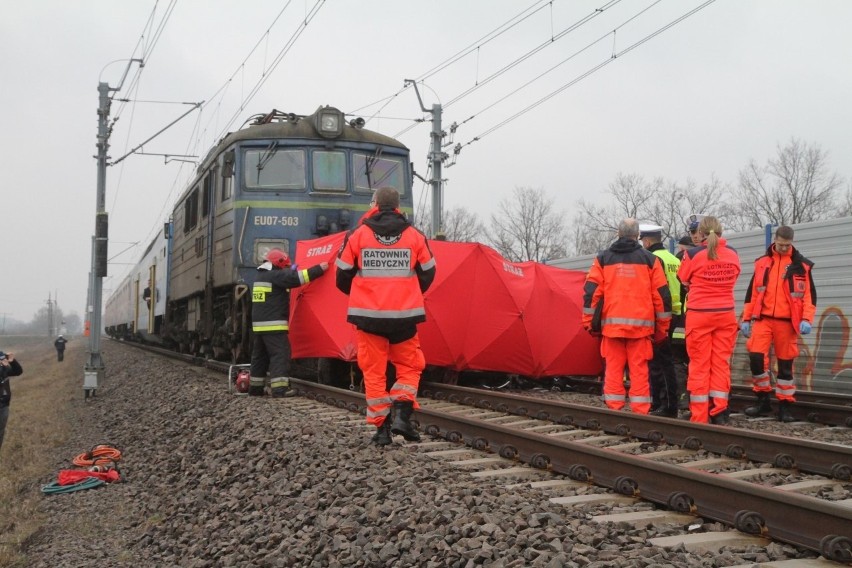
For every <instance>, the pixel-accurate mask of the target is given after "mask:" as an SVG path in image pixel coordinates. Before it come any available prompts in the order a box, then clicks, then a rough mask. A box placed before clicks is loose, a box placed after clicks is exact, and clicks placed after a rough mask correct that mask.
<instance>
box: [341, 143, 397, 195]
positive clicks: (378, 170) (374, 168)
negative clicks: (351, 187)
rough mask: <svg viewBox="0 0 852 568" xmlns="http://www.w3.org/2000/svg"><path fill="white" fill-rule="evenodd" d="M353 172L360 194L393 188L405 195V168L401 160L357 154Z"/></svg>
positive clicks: (353, 158)
mask: <svg viewBox="0 0 852 568" xmlns="http://www.w3.org/2000/svg"><path fill="white" fill-rule="evenodd" d="M352 170H353V171H352V173H353V177H354V179H355V190H356V191H358V192H369V191H373V190H375V189H378V188H380V187H392V188H394V189H396V190H397V191H398V192H399V194H400V195H405V183H404V181H403V180H404V179H405V175H404V174H405V167H404V166H403V162H402V160H401V159H399V158H392V157H381V158H380V157H378V156H376V155H375V154H359V153H355V154H353V155H352Z"/></svg>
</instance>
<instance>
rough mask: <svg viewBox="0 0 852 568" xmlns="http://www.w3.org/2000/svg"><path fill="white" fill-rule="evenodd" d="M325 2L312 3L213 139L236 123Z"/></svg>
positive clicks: (319, 0) (220, 135)
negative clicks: (300, 21)
mask: <svg viewBox="0 0 852 568" xmlns="http://www.w3.org/2000/svg"><path fill="white" fill-rule="evenodd" d="M325 2H326V0H317V1H316V2H315V3H314V5H313V6H312V7H311V9H310V11H309V12H308V13H307V14H306V15H305V18H304V19H303V20H302V23H301V24H300V25H299V27H298V28H297V29H296V31H295V32H293V35H292V36H291V37H290V39H289V40H288V41H287V43H286V44H285V45H284V47H283V48H281V51H279V52H278V55H277V56H276V57H275V59H274V60H273V61H272V63H271V64H270V65H269V67H267V68H266V69H264V70H263V74H262V76H261V78H260V79H259V80H258V81H257V83H255V85H254V87H252V89H251V91H250V92H249V94H248V95H247V96H245V97H244V98H243V100H242V101H241V102H240V105H239V109H238V110H237V111H236V112H234V114H233V115H232V116H231V118H230V119H229V120H228V122H227V124H225V127H224V128H223V129H222V130H221V131H220V132H219V134H218V135H217V136H215V139H219V138H221V137H222V136H223V135H224V134H225V133H226V132H227V131H228V129H229V128H230V127H231V125H233V123H234V121H236V119H237V117H239V115H240V113H241V112H243V110H244V109H245V107H246V105H248V103H250V102H251V100H252V99H253V98H254V97H255V95H256V94H257V93H258V91H260V88H261V87H262V86H263V84H264V83H266V81H267V79H269V77H270V76H271V75H272V72H273V71H275V68H276V67H278V65H279V64H280V63H281V61H282V60H283V59H284V57H285V56H286V55H287V53H289V51H290V49H292V47H293V45H295V43H296V40H298V39H299V37H300V36H301V35H302V33H304V31H305V29H307V27H308V24H310V23H311V20H313V19H314V18H315V17H316V15H317V13H318V12H319V11H320V8H322V6H323V5H324V4H325ZM288 4H289V2H288Z"/></svg>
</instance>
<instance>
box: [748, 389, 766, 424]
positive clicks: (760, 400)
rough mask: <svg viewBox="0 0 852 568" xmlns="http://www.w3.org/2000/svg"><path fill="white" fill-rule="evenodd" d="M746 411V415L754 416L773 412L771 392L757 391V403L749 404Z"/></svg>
mask: <svg viewBox="0 0 852 568" xmlns="http://www.w3.org/2000/svg"><path fill="white" fill-rule="evenodd" d="M744 412H745V415H746V416H751V417H752V418H754V417H756V416H769V415H770V414H772V406H771V405H770V404H769V393H768V392H759V393H757V405H755V406H749V407H748V408H746V409H745V411H744Z"/></svg>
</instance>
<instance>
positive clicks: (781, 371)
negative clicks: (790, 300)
mask: <svg viewBox="0 0 852 568" xmlns="http://www.w3.org/2000/svg"><path fill="white" fill-rule="evenodd" d="M770 347H774V348H775V357H776V358H777V359H778V375H777V377H776V381H775V396H776V397H777V398H778V400H786V401H789V402H795V401H796V398H795V397H796V382H795V379H794V378H793V360H794V359H795V358H796V357H798V356H799V334H798V333H796V329H795V328H794V327H793V324H792V323H790V320H788V319H777V318H769V317H763V318H761V319H759V320H755V321H754V322H752V325H751V337H749V338H748V341H747V342H746V349H748V352H749V355H750V358H751V357H753V358H754V360H753V362H752V366H753V368H752V370H751V372H752V390H753V391H755V392H772V384H771V383H770V381H769V348H770ZM752 354H754V355H752ZM759 354H762V355H763V362H764V363H763V365H764V366H763V369H762V372H760V373H756V371H757V369H756V368H755V367H756V366H757V361H758V360H759V359H760V357H758V355H759Z"/></svg>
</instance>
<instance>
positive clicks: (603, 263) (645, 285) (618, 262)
mask: <svg viewBox="0 0 852 568" xmlns="http://www.w3.org/2000/svg"><path fill="white" fill-rule="evenodd" d="M671 310H672V297H671V292H670V291H669V283H668V281H667V280H666V274H665V270H664V268H663V263H662V261H661V260H660V259H659V258H658V257H656V256H654V255H653V254H652V253H650V252H648V251H646V250H645V249H644V248H642V245H641V244H640V243H639V242H638V241H636V240H634V239H628V238H620V239H618V240H617V241H615V243H613V245H612V246H611V247H609V248H608V249H606V250H604V251H601V252H600V253H598V256H597V257H596V258H595V260H594V262H593V263H592V267H591V268H590V269H589V274H588V276H587V277H586V284H585V286H584V294H583V327H584V328H585V329H586V330H588V331H593V332H600V333H602V334H603V335H605V336H606V337H625V338H638V337H649V336H651V335H653V334H654V333H655V332H656V333H660V334H663V333H666V332H667V331H668V329H669V323H670V321H671V317H672V314H671Z"/></svg>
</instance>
